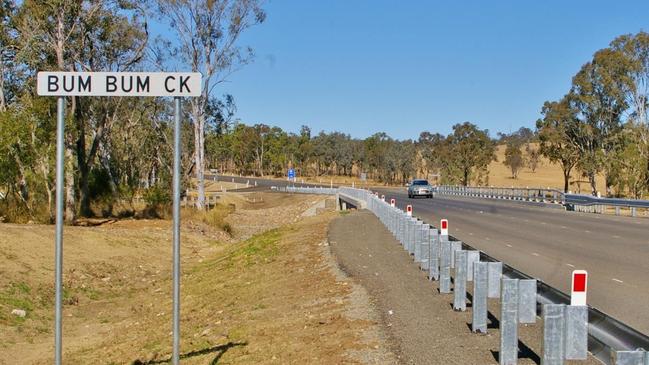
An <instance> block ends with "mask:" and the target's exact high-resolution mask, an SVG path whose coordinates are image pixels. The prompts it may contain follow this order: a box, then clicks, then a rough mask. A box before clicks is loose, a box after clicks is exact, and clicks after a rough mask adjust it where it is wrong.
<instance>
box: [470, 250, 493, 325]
mask: <svg viewBox="0 0 649 365" xmlns="http://www.w3.org/2000/svg"><path fill="white" fill-rule="evenodd" d="M488 271H489V263H488V262H480V261H477V262H475V263H474V264H473V299H472V300H471V311H472V313H471V317H472V321H471V331H473V332H480V333H487V282H488Z"/></svg>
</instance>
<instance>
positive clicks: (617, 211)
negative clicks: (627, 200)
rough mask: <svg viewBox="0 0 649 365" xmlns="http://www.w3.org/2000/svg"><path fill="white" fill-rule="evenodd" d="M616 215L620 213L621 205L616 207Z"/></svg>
mask: <svg viewBox="0 0 649 365" xmlns="http://www.w3.org/2000/svg"><path fill="white" fill-rule="evenodd" d="M615 215H620V207H615Z"/></svg>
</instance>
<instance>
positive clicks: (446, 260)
mask: <svg viewBox="0 0 649 365" xmlns="http://www.w3.org/2000/svg"><path fill="white" fill-rule="evenodd" d="M441 246H442V252H441V257H440V263H439V292H440V293H443V294H448V293H450V292H451V242H449V241H442V245H441Z"/></svg>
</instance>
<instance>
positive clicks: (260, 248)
mask: <svg viewBox="0 0 649 365" xmlns="http://www.w3.org/2000/svg"><path fill="white" fill-rule="evenodd" d="M268 195H278V194H268ZM313 199H314V197H306V196H287V197H286V198H285V199H279V198H273V197H269V198H268V199H265V203H264V204H266V205H267V206H266V207H261V208H258V209H254V210H250V211H246V210H245V209H241V208H239V207H238V206H237V209H236V211H235V212H233V213H230V215H231V216H236V221H241V222H244V223H246V224H250V223H251V222H254V223H255V226H254V227H255V230H256V232H257V233H256V234H255V235H253V236H252V237H250V238H248V239H246V240H245V241H239V242H235V243H225V242H226V241H224V240H222V239H221V238H222V237H223V236H219V235H217V234H216V233H217V232H218V230H217V229H215V228H213V227H212V225H214V224H216V225H218V224H221V222H224V221H229V219H230V217H223V214H224V213H223V212H222V211H220V210H216V211H215V212H214V213H211V214H210V213H205V214H188V213H187V212H184V213H185V216H184V223H183V227H182V232H181V237H182V248H181V255H182V267H183V278H182V283H183V285H182V307H181V308H182V318H181V323H182V326H181V328H182V331H181V332H182V340H181V344H182V346H181V347H182V353H183V364H209V363H216V361H219V363H221V362H222V363H229V364H247V363H269V364H270V363H272V364H284V363H323V364H332V363H343V362H347V363H348V362H350V361H349V360H348V359H347V355H346V354H347V353H348V351H351V350H363V349H368V348H370V347H371V348H373V347H374V345H376V344H375V343H366V342H363V341H362V340H360V336H361V334H362V332H363V331H364V330H365V329H366V328H369V327H371V326H372V324H371V323H368V322H367V321H365V320H360V319H349V318H347V317H346V316H345V310H346V307H347V299H346V298H347V295H348V294H349V291H350V288H349V286H346V285H341V283H340V282H338V281H337V280H336V278H335V277H334V275H333V274H332V273H331V272H330V270H329V267H328V266H327V263H326V262H325V261H326V260H324V259H323V257H322V254H321V252H322V251H321V250H320V249H319V245H321V243H322V242H323V241H324V240H325V239H326V232H327V226H328V222H329V221H330V220H331V219H332V218H333V216H334V215H335V213H325V214H323V215H318V216H315V217H311V218H300V214H301V210H299V209H297V208H296V209H293V210H292V209H286V208H288V207H295V206H299V207H301V208H304V207H305V206H308V205H310V204H312V203H313V201H312V200H313ZM318 199H320V198H318ZM243 200H244V201H245V199H243ZM247 213H250V214H251V215H250V216H249V218H247V219H248V221H246V220H245V219H246V214H247ZM269 216H272V218H273V219H272V221H270V222H268V220H269V219H267V218H268V217H269ZM259 220H263V221H262V222H259ZM233 224H236V223H235V222H233ZM263 227H265V228H263ZM272 227H275V228H272ZM234 228H235V229H236V231H237V232H235V239H236V237H240V235H241V236H247V235H248V234H247V232H246V231H244V229H243V228H242V226H240V225H239V226H238V225H235V227H234ZM170 231H171V225H170V222H169V221H166V220H125V221H117V222H115V223H112V224H106V225H102V226H98V227H66V230H65V240H64V242H65V250H66V251H65V266H64V268H65V274H64V282H65V293H66V294H65V305H64V312H63V315H64V339H63V343H64V350H65V353H64V361H65V362H66V363H75V364H156V363H165V362H166V361H167V360H168V359H169V356H170V352H171V336H170V323H171V314H170V309H171V300H170V292H171V282H170V276H171V275H170V269H171V234H170ZM215 237H216V238H215ZM219 237H221V238H219ZM52 240H53V227H51V226H41V225H31V226H24V225H13V224H11V225H9V224H2V225H0V258H2V259H3V265H2V266H1V267H0V288H2V289H1V290H0V313H2V316H1V317H0V364H14V363H15V359H20V363H24V364H47V363H51V361H52V353H53V349H52V343H53V335H52V328H53V318H52V317H53V311H52V308H53V289H52V287H53V285H52V275H53V267H52V266H53V252H52ZM233 240H234V239H232V238H229V239H228V240H227V242H234V241H233ZM14 308H21V309H25V310H27V313H28V314H27V317H26V318H24V319H20V318H18V317H15V316H12V315H10V314H8V313H10V312H11V310H12V309H14Z"/></svg>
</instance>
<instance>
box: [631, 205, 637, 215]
mask: <svg viewBox="0 0 649 365" xmlns="http://www.w3.org/2000/svg"><path fill="white" fill-rule="evenodd" d="M636 213H637V209H636V207H631V216H632V217H635V216H636Z"/></svg>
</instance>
